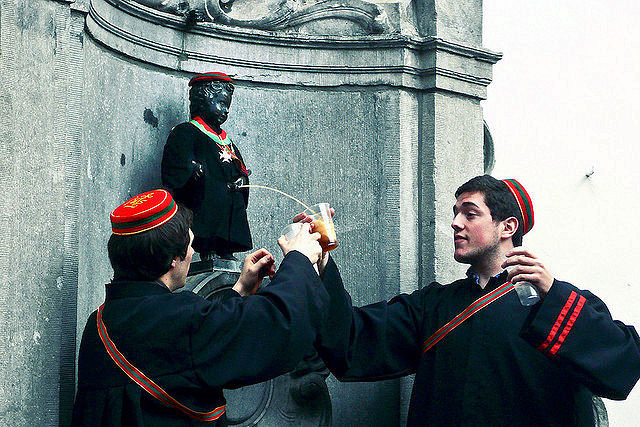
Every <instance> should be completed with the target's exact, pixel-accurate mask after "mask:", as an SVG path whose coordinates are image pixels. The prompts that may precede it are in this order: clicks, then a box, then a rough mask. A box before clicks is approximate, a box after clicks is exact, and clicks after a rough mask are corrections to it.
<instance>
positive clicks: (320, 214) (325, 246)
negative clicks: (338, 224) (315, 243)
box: [304, 203, 338, 252]
mask: <svg viewBox="0 0 640 427" xmlns="http://www.w3.org/2000/svg"><path fill="white" fill-rule="evenodd" d="M304 213H305V214H307V215H308V216H310V217H311V218H313V222H312V224H313V232H314V233H320V240H319V243H320V246H322V250H323V251H324V252H329V251H331V250H333V249H335V248H337V247H338V238H337V237H336V229H335V226H334V225H333V218H332V217H331V211H330V210H329V203H318V204H317V205H313V206H311V207H310V208H308V209H307V210H305V211H304Z"/></svg>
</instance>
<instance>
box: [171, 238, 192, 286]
mask: <svg viewBox="0 0 640 427" xmlns="http://www.w3.org/2000/svg"><path fill="white" fill-rule="evenodd" d="M192 243H193V232H192V231H191V229H189V247H188V248H187V255H186V256H185V257H184V259H183V260H181V259H177V260H176V265H175V267H174V275H173V286H172V289H171V290H172V291H174V290H176V289H179V288H181V287H183V286H184V285H186V284H187V274H188V273H189V266H190V265H191V258H192V257H193V252H194V251H193V248H192V247H191V244H192Z"/></svg>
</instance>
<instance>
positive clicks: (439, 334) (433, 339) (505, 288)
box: [422, 282, 514, 354]
mask: <svg viewBox="0 0 640 427" xmlns="http://www.w3.org/2000/svg"><path fill="white" fill-rule="evenodd" d="M513 289H514V288H513V283H511V282H507V283H505V284H504V285H502V286H499V287H497V288H496V289H494V290H493V291H491V292H489V293H488V294H487V295H484V296H481V297H480V298H478V299H477V300H475V301H474V302H472V303H471V304H470V305H469V306H468V307H467V308H465V309H464V310H463V311H462V312H461V313H460V314H458V315H457V316H456V317H454V318H453V319H451V320H450V321H449V322H447V323H446V324H445V325H444V326H442V327H441V328H440V329H438V330H437V331H435V332H434V333H433V334H432V335H431V336H430V337H429V338H427V339H426V340H425V342H424V344H422V354H425V353H426V352H427V351H429V349H430V348H431V347H433V346H434V345H436V344H437V343H438V342H440V340H442V339H443V338H444V337H445V336H447V334H448V333H449V332H451V331H453V330H454V329H455V328H457V327H458V326H460V325H461V324H462V323H464V322H465V321H466V320H467V319H469V318H470V317H471V316H473V315H474V314H476V313H477V312H479V311H480V310H482V309H483V308H485V307H486V306H488V305H489V304H491V303H493V302H495V301H497V300H498V299H500V298H502V297H503V296H505V295H506V294H508V293H509V292H511V291H512V290H513Z"/></svg>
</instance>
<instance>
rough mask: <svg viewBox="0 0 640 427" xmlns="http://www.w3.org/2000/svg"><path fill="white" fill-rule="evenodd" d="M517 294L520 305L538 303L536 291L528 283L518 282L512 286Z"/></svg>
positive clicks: (538, 298)
mask: <svg viewBox="0 0 640 427" xmlns="http://www.w3.org/2000/svg"><path fill="white" fill-rule="evenodd" d="M513 287H514V288H515V290H516V294H518V299H519V300H520V304H522V305H524V306H530V305H533V304H535V303H537V302H538V301H540V296H539V295H538V290H537V289H536V288H535V287H534V286H533V285H532V284H531V283H529V282H518V283H515V284H514V285H513Z"/></svg>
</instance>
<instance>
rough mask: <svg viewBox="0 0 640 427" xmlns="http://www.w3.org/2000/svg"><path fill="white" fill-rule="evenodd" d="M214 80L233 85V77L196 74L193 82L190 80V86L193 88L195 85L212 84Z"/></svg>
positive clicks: (217, 74)
mask: <svg viewBox="0 0 640 427" xmlns="http://www.w3.org/2000/svg"><path fill="white" fill-rule="evenodd" d="M214 80H221V81H224V82H229V83H233V80H231V77H229V76H227V75H226V74H225V73H214V72H212V73H203V74H196V75H195V76H193V77H192V78H191V80H189V86H193V85H194V84H195V83H204V82H211V81H214Z"/></svg>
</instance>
